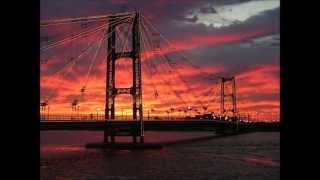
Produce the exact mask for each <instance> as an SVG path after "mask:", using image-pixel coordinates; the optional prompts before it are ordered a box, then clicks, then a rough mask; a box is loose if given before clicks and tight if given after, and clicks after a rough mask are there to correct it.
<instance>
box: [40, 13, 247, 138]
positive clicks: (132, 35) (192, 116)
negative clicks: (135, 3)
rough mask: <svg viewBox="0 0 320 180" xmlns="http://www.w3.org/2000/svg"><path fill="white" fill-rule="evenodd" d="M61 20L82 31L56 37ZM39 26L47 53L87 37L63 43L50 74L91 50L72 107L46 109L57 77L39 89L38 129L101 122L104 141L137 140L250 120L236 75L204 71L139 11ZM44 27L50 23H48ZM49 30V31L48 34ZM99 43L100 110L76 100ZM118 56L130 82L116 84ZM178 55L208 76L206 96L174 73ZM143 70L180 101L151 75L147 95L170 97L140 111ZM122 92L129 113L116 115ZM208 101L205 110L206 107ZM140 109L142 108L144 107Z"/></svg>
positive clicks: (62, 72) (92, 126)
mask: <svg viewBox="0 0 320 180" xmlns="http://www.w3.org/2000/svg"><path fill="white" fill-rule="evenodd" d="M61 26H79V27H80V29H81V31H80V32H72V33H71V34H70V33H69V34H67V35H61V37H59V33H57V32H55V30H56V31H59V28H57V27H61ZM40 28H41V29H45V30H44V31H45V33H43V34H45V35H43V36H42V37H41V47H40V51H41V55H42V57H44V56H46V54H50V53H51V54H52V50H53V49H59V48H61V47H64V48H65V49H68V48H72V43H75V42H77V41H83V40H87V39H90V38H91V39H93V40H92V41H91V42H89V43H87V45H86V46H83V47H80V48H79V47H78V48H74V49H71V50H70V49H69V50H70V51H72V52H73V51H77V52H75V53H72V54H71V55H70V56H69V57H67V58H65V59H66V60H65V62H64V64H63V66H62V67H61V68H60V69H59V70H58V71H55V72H54V73H51V74H50V76H51V77H61V78H65V77H66V76H67V75H68V74H70V73H71V72H72V69H73V68H74V67H75V65H76V64H78V63H81V60H82V59H84V58H83V57H85V56H86V55H88V54H90V53H91V54H93V56H92V57H91V58H87V59H89V60H90V62H89V65H88V69H87V72H86V73H85V79H84V82H83V84H81V86H80V88H79V89H80V94H79V95H77V96H75V98H73V99H72V101H71V102H68V103H70V104H71V113H69V114H66V113H63V114H57V113H56V114H52V113H51V114H50V111H52V109H50V107H51V106H50V105H52V104H53V102H54V101H53V99H54V98H55V95H56V91H57V90H58V89H59V88H60V84H57V85H56V87H55V88H53V89H52V90H51V92H50V93H49V94H45V95H43V97H41V98H42V101H41V102H40V120H41V121H40V125H41V130H102V131H104V143H109V142H112V143H114V141H115V138H114V137H115V136H132V137H133V141H134V142H137V139H136V137H139V140H140V142H141V143H143V142H144V130H157V129H158V130H159V129H184V130H197V129H198V130H199V129H214V130H215V131H216V132H224V133H225V132H227V131H228V132H233V133H234V132H241V131H245V130H247V129H248V128H249V127H252V123H251V122H250V116H249V114H248V113H247V112H240V111H239V110H238V107H237V102H238V95H237V87H236V77H235V76H230V77H223V76H220V75H217V74H210V73H207V72H205V71H203V70H202V69H201V68H200V67H199V66H197V65H196V64H194V63H193V62H192V61H191V60H190V59H189V58H187V56H186V55H185V54H183V53H182V52H181V51H179V50H178V49H176V48H175V47H174V46H173V45H172V43H171V42H170V41H169V40H168V39H166V38H165V37H164V36H163V35H162V34H161V33H160V31H159V30H158V29H157V28H155V26H154V25H153V24H152V23H151V21H150V20H148V18H147V17H145V16H143V15H142V14H141V13H140V12H126V13H114V14H107V15H101V16H90V17H80V18H66V19H54V20H46V21H41V22H40ZM50 28H51V29H53V30H50ZM57 29H58V30H57ZM62 29H63V28H62ZM52 32H54V33H52ZM50 33H52V34H53V35H51V36H50V35H48V34H50ZM104 41H106V42H104ZM70 44H71V45H70ZM103 45H106V48H105V49H106V52H107V53H106V58H105V59H106V61H105V62H106V69H105V78H106V82H105V83H106V84H105V92H104V93H105V100H104V104H105V107H104V113H102V114H101V113H100V114H99V111H101V109H99V110H97V111H96V113H81V111H80V104H81V103H82V102H83V101H85V100H84V99H85V98H84V96H85V95H86V93H88V90H89V89H90V88H88V83H89V81H90V75H91V74H92V72H93V71H94V68H95V62H96V59H97V55H98V53H99V50H100V49H101V48H102V47H103ZM57 51H59V50H57ZM172 54H173V55H174V56H173V55H172ZM170 55H172V56H170ZM174 57H178V58H174ZM123 59H125V60H126V61H128V59H130V60H129V61H130V62H131V66H125V67H126V68H127V69H130V71H131V73H132V84H131V85H130V86H129V87H117V86H116V76H117V73H116V71H117V69H118V68H119V67H117V62H118V61H119V60H123ZM156 61H161V63H163V64H164V65H165V66H164V67H165V68H167V69H169V71H164V70H163V67H162V65H159V63H156ZM179 62H183V63H185V64H186V66H188V67H190V68H192V69H195V70H196V71H198V72H199V77H201V78H203V79H205V80H206V81H210V82H212V83H211V87H209V90H208V92H209V93H207V95H205V96H204V97H205V98H199V94H197V93H195V89H194V88H192V87H191V85H190V83H189V82H188V80H186V78H185V77H184V76H183V75H182V74H181V72H180V71H179V65H178V63H179ZM40 63H41V67H42V66H46V65H47V64H48V63H50V62H49V60H48V58H42V59H41V60H40ZM161 68H162V69H161ZM166 72H169V73H170V74H171V75H172V77H173V78H172V79H166V78H163V77H161V74H162V73H166ZM144 76H148V77H149V78H150V79H156V78H159V79H161V80H162V82H163V83H164V84H165V85H166V86H167V87H168V89H169V90H170V92H171V93H172V95H173V96H174V97H175V98H176V101H178V102H179V103H177V104H174V103H173V102H168V100H167V99H166V96H165V95H162V93H161V92H160V89H159V88H158V87H157V84H156V83H153V82H152V81H151V83H150V86H151V89H153V91H152V97H153V99H154V100H158V101H159V102H161V103H163V102H166V103H164V104H170V105H169V106H168V107H167V109H163V108H162V109H161V108H158V109H157V108H156V106H155V105H154V107H149V108H148V110H147V111H144V110H143V108H144V103H143V95H145V94H144V93H143V77H144ZM173 80H177V81H179V82H180V83H182V84H183V86H184V87H185V90H186V92H188V93H189V94H190V96H192V97H193V99H194V101H190V100H189V101H187V100H186V99H187V98H186V97H185V95H184V94H183V93H182V92H181V91H179V90H177V89H176V88H175V84H173V83H172V81H173ZM122 94H127V95H130V96H131V97H132V113H130V115H132V116H129V115H126V116H124V115H123V112H122V115H121V116H120V115H117V114H116V97H117V96H118V95H122ZM161 103H160V104H161ZM213 103H218V104H219V105H220V106H213V105H212V104H213ZM210 108H211V110H212V111H209V109H210ZM144 113H147V115H145V114H144ZM150 114H151V115H150ZM155 114H156V115H155ZM251 118H252V117H251Z"/></svg>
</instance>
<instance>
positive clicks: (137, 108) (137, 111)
mask: <svg viewBox="0 0 320 180" xmlns="http://www.w3.org/2000/svg"><path fill="white" fill-rule="evenodd" d="M119 18H121V17H120V16H112V17H110V18H109V27H108V35H109V36H108V49H107V53H108V56H107V71H106V105H105V122H106V123H105V124H106V127H105V136H104V139H105V142H108V139H109V138H108V126H107V121H108V120H110V119H115V97H116V95H117V92H118V90H119V89H117V88H116V87H115V71H116V69H115V61H116V60H117V58H121V57H128V58H131V59H132V72H133V74H132V78H133V81H132V82H133V84H132V87H130V92H129V91H128V92H126V93H130V94H131V95H132V99H133V103H132V106H133V107H132V111H133V113H132V114H133V120H135V121H139V122H138V123H139V124H137V125H139V129H140V130H141V134H140V141H141V142H143V114H142V112H143V111H142V79H141V57H140V29H139V26H140V13H139V12H137V13H135V16H134V18H133V27H132V50H131V52H116V32H115V30H116V26H117V25H119V24H121V23H125V22H119V21H118V20H119ZM124 18H126V17H124ZM127 18H128V17H127ZM128 89H129V88H128ZM111 138H112V137H111Z"/></svg>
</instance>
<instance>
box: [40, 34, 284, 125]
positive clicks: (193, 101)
mask: <svg viewBox="0 0 320 180" xmlns="http://www.w3.org/2000/svg"><path fill="white" fill-rule="evenodd" d="M270 32H272V29H268V28H265V29H261V30H254V31H247V32H241V33H225V34H223V33H222V34H219V35H218V36H217V35H211V34H209V35H193V36H190V37H188V38H185V39H181V40H176V41H174V43H173V47H174V49H173V48H170V49H164V50H163V52H162V53H164V54H168V53H170V52H173V51H177V52H180V51H183V50H189V49H193V48H198V47H202V46H208V45H221V44H226V43H236V42H240V41H243V40H246V39H250V38H254V37H257V36H262V35H265V34H268V33H270ZM92 40H94V38H91V39H90V41H92ZM88 41H89V40H87V41H82V42H80V43H81V44H82V45H84V44H87V43H88ZM62 50H63V48H61V51H62ZM91 54H92V53H91ZM105 54H106V52H101V53H100V56H98V59H97V64H96V65H95V66H94V70H93V72H94V74H92V75H91V76H90V79H89V81H88V84H87V85H86V91H85V93H83V94H81V93H80V89H81V88H82V86H83V85H84V84H85V82H86V81H87V76H86V72H87V70H88V62H87V63H84V62H83V61H81V63H83V64H80V65H79V66H76V67H74V68H73V69H71V70H70V72H72V73H70V75H68V76H67V78H66V77H65V78H61V77H58V76H54V77H53V76H52V75H50V74H52V73H47V74H43V75H42V77H41V87H42V88H43V89H44V90H43V92H42V94H43V96H42V99H45V98H47V97H48V93H50V91H54V90H55V89H56V88H57V87H58V88H57V90H56V91H54V92H55V93H54V94H53V95H52V99H51V100H50V102H49V106H50V112H51V113H53V114H59V113H68V114H70V113H74V112H73V111H72V109H71V102H72V101H73V100H74V99H78V100H80V104H79V105H80V113H85V114H88V113H96V109H97V108H99V109H101V110H103V109H104V100H105V69H106V67H105V66H106V65H105V63H104V61H105ZM154 55H155V54H154V53H152V52H151V51H146V52H143V53H142V59H143V60H142V61H143V69H142V71H143V77H142V78H143V106H144V114H145V115H146V114H147V112H148V111H149V113H150V115H151V116H166V115H167V113H166V111H168V110H170V108H174V109H175V110H174V112H172V113H171V116H181V115H186V113H185V112H183V111H178V110H177V109H186V108H187V107H188V106H192V107H193V110H194V111H192V112H187V114H188V115H195V114H196V111H195V110H197V111H199V112H201V113H203V112H205V111H204V110H203V109H202V106H209V108H208V110H207V112H215V113H217V112H219V100H220V99H219V84H216V85H215V86H216V88H214V90H213V92H214V93H215V94H214V95H212V93H213V92H211V93H210V92H208V91H209V90H210V89H211V88H213V86H214V85H213V84H212V82H209V81H204V80H200V79H199V77H201V76H204V74H203V72H205V73H209V74H219V73H223V72H225V71H227V69H228V67H224V66H222V65H219V66H217V65H215V66H205V67H201V71H200V70H199V69H196V68H193V67H191V66H190V65H188V64H186V63H181V62H177V64H174V65H169V64H168V62H167V61H166V60H165V59H163V58H162V59H158V60H157V61H158V62H160V65H157V64H153V63H154V60H152V57H153V56H154ZM66 58H67V55H65V54H63V53H62V55H60V56H59V57H58V56H52V57H51V59H50V61H48V64H45V65H43V66H42V71H47V70H50V71H51V72H55V71H53V70H52V69H59V67H60V66H61V59H64V60H65V59H66ZM89 58H90V57H86V59H87V61H88V59H89ZM59 64H60V65H59ZM152 64H153V66H157V69H156V71H158V72H154V71H155V69H154V68H151V67H150V66H152ZM130 67H131V62H130V60H126V59H122V60H118V61H117V72H116V86H117V87H129V86H130V85H131V82H132V71H131V68H130ZM172 67H175V68H174V69H178V70H177V71H174V70H172ZM278 74H279V66H277V65H265V66H255V65H252V66H251V67H249V68H248V70H246V71H243V72H241V73H239V74H236V80H237V87H238V89H237V90H238V98H239V102H238V108H239V112H240V113H242V114H246V113H250V114H254V113H255V112H260V118H261V117H263V118H265V119H268V118H269V119H270V118H273V117H274V116H275V115H274V114H279V98H271V99H270V98H267V99H266V98H262V99H261V98H260V99H259V95H260V96H261V95H262V96H263V95H270V94H271V95H275V96H276V97H277V95H279V76H278ZM181 77H182V78H181ZM185 82H187V83H185ZM155 94H158V95H157V96H156V95H155ZM131 105H132V99H131V96H129V95H121V96H118V97H117V98H116V115H117V116H121V115H122V113H124V114H127V115H131V114H132V110H131ZM151 109H153V110H154V111H152V112H151ZM100 113H101V114H103V113H104V112H100Z"/></svg>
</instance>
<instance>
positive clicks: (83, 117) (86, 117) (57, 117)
mask: <svg viewBox="0 0 320 180" xmlns="http://www.w3.org/2000/svg"><path fill="white" fill-rule="evenodd" d="M195 119H200V120H201V119H203V120H221V121H232V119H225V118H224V117H218V116H216V117H214V116H213V117H205V118H198V117H170V118H169V119H168V118H167V117H165V116H164V117H157V116H150V117H149V118H148V117H144V121H148V120H150V121H154V120H170V121H179V120H195ZM239 119H240V120H241V121H243V120H244V121H246V120H247V119H246V118H245V117H240V118H239ZM40 120H42V121H50V120H52V121H68V120H79V121H91V120H92V121H103V120H105V117H104V114H44V113H41V114H40ZM116 120H132V117H131V116H116Z"/></svg>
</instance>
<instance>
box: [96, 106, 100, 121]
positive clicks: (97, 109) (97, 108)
mask: <svg viewBox="0 0 320 180" xmlns="http://www.w3.org/2000/svg"><path fill="white" fill-rule="evenodd" d="M99 111H100V108H99V107H96V112H97V120H99Z"/></svg>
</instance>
